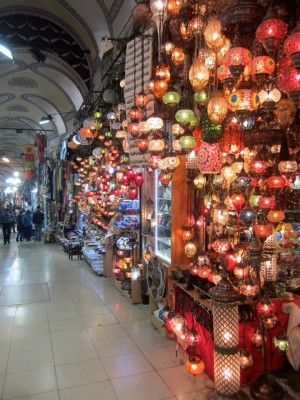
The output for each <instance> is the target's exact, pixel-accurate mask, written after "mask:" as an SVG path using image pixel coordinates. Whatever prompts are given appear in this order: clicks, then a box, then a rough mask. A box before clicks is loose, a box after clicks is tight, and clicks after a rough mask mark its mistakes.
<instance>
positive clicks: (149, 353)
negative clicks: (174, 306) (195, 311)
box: [0, 236, 213, 400]
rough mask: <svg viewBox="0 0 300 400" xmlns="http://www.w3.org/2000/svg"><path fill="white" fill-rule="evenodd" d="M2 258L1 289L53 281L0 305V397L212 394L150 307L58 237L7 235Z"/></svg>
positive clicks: (64, 399) (119, 398)
mask: <svg viewBox="0 0 300 400" xmlns="http://www.w3.org/2000/svg"><path fill="white" fill-rule="evenodd" d="M0 260H1V262H0V287H1V288H5V289H6V290H7V287H8V286H15V287H17V286H18V285H33V284H47V285H48V288H49V294H50V301H49V302H45V300H46V299H45V298H44V299H42V301H41V296H38V297H36V298H35V297H34V296H32V297H31V299H35V300H32V301H36V302H34V303H31V304H20V305H11V306H5V305H3V306H1V307H0V399H3V400H7V399H10V400H59V399H60V400H163V399H164V400H176V399H178V400H194V399H195V400H196V399H197V400H204V399H206V396H207V393H208V392H209V388H211V387H213V382H211V380H210V379H209V378H208V377H207V376H206V375H205V374H204V375H202V376H200V377H197V378H196V379H195V382H194V379H193V377H192V376H189V375H188V374H187V373H186V372H185V369H184V365H183V363H184V360H185V355H184V352H182V351H181V350H180V351H179V354H178V357H177V358H176V355H175V344H174V342H172V341H169V340H166V339H164V338H163V337H162V335H161V334H160V333H159V332H158V331H157V330H155V329H154V327H153V326H152V325H151V322H150V319H149V307H148V306H142V305H135V306H133V305H131V304H129V302H128V301H127V300H126V299H125V298H124V297H123V296H122V295H121V294H120V293H119V292H118V291H117V290H116V289H115V288H114V286H113V280H112V279H111V278H101V277H99V276H97V275H95V273H94V272H93V271H92V270H91V269H90V268H89V267H88V266H87V264H86V263H85V261H80V260H77V259H76V260H73V261H70V260H68V257H67V255H66V254H65V253H64V252H63V251H62V250H61V248H60V247H59V246H58V245H55V244H41V243H38V244H37V243H34V242H29V243H27V242H23V243H16V242H15V239H14V238H12V240H11V244H10V245H3V244H2V237H1V236H0ZM35 287H36V288H37V289H38V290H40V289H41V285H33V286H30V288H32V289H34V288H35ZM23 289H24V288H23ZM14 290H15V289H14ZM17 294H18V293H15V298H16V299H19V301H20V302H21V300H22V299H20V297H18V295H17Z"/></svg>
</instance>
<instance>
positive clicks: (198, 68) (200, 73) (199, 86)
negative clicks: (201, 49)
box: [189, 58, 210, 92]
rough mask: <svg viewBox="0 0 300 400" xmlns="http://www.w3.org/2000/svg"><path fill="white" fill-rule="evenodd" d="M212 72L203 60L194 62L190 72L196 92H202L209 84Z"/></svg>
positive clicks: (198, 59) (199, 59)
mask: <svg viewBox="0 0 300 400" xmlns="http://www.w3.org/2000/svg"><path fill="white" fill-rule="evenodd" d="M209 78H210V72H209V69H208V68H207V66H206V64H205V62H204V59H203V58H197V59H195V60H194V62H193V64H192V66H191V68H190V70H189V80H190V82H191V85H192V87H193V89H194V90H197V91H198V92H200V91H202V90H203V89H204V88H205V87H206V85H207V84H208V81H209Z"/></svg>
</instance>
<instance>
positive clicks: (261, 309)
mask: <svg viewBox="0 0 300 400" xmlns="http://www.w3.org/2000/svg"><path fill="white" fill-rule="evenodd" d="M256 310H257V313H258V315H259V316H260V317H262V318H267V317H272V316H273V315H274V314H275V311H276V307H275V304H274V303H272V302H271V301H270V299H269V298H267V297H264V298H263V299H262V300H261V301H260V302H258V303H257V304H256Z"/></svg>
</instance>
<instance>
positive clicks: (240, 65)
mask: <svg viewBox="0 0 300 400" xmlns="http://www.w3.org/2000/svg"><path fill="white" fill-rule="evenodd" d="M251 60H252V55H251V53H250V51H249V50H248V49H246V48H245V47H240V46H236V47H235V46H234V47H231V48H230V49H229V50H228V51H227V53H226V57H225V61H224V64H225V65H226V66H227V67H228V68H229V71H230V72H231V74H232V75H233V77H234V79H235V80H237V79H238V78H239V77H240V75H241V74H242V73H243V71H244V68H245V67H246V66H248V65H249V64H250V63H251Z"/></svg>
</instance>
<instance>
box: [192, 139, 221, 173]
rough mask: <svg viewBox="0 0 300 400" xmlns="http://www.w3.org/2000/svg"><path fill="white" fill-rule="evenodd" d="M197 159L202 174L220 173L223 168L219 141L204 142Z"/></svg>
mask: <svg viewBox="0 0 300 400" xmlns="http://www.w3.org/2000/svg"><path fill="white" fill-rule="evenodd" d="M197 161H198V166H199V169H200V172H201V173H202V174H219V173H220V171H221V169H222V154H221V150H220V145H219V143H206V142H202V144H201V145H200V148H199V151H198V155H197Z"/></svg>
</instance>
